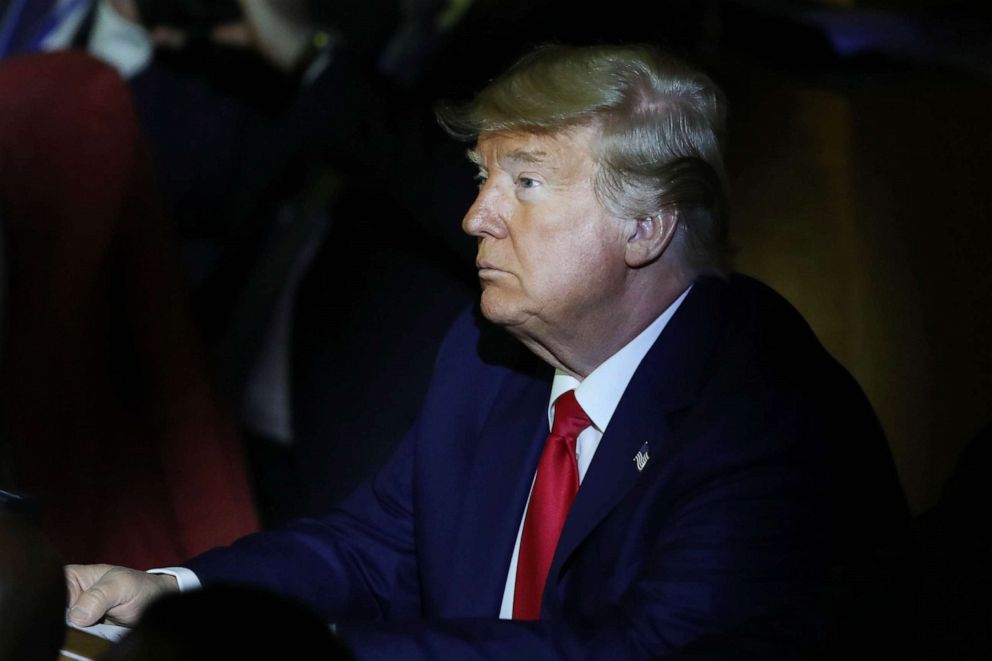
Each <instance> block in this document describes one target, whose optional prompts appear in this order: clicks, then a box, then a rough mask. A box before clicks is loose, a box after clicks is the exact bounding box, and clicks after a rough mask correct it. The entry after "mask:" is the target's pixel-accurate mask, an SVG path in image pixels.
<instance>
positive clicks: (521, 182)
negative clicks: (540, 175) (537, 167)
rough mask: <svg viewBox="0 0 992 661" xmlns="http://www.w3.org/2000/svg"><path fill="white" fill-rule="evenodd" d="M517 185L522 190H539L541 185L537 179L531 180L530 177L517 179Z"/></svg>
mask: <svg viewBox="0 0 992 661" xmlns="http://www.w3.org/2000/svg"><path fill="white" fill-rule="evenodd" d="M517 185H518V186H520V187H521V188H537V187H538V186H540V185H541V182H539V181H538V180H537V179H531V178H530V177H519V178H518V179H517Z"/></svg>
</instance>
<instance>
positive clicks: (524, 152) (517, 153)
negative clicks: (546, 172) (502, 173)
mask: <svg viewBox="0 0 992 661" xmlns="http://www.w3.org/2000/svg"><path fill="white" fill-rule="evenodd" d="M465 156H467V157H468V160H470V161H471V162H472V163H474V164H475V165H476V166H478V167H479V168H480V169H482V170H485V169H486V164H485V163H484V162H483V159H482V155H481V154H480V153H479V152H478V151H477V150H475V149H468V150H466V151H465ZM547 158H548V153H547V152H544V151H531V150H528V149H514V150H513V151H510V152H507V153H506V154H504V155H503V156H502V157H501V158H500V159H499V160H500V161H503V162H504V163H506V162H509V163H527V164H529V165H545V164H547V163H548V162H547ZM556 169H557V168H556Z"/></svg>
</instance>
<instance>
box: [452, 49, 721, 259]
mask: <svg viewBox="0 0 992 661" xmlns="http://www.w3.org/2000/svg"><path fill="white" fill-rule="evenodd" d="M437 117H438V121H439V122H440V123H441V125H442V126H443V127H444V128H445V130H447V131H448V133H450V134H451V135H452V136H454V137H455V138H458V139H461V140H467V141H471V140H475V139H477V138H478V136H479V135H480V134H484V133H493V132H498V131H523V132H528V133H555V132H558V131H563V130H568V129H570V128H574V127H579V126H593V127H595V128H597V129H598V131H599V140H598V141H597V143H596V144H595V145H594V146H593V150H594V151H593V153H594V157H595V158H596V161H597V173H596V182H595V188H596V193H597V195H598V197H599V199H600V202H601V203H602V204H603V205H604V207H606V208H607V209H608V210H610V211H611V212H612V213H614V214H616V215H619V216H621V217H625V218H641V217H646V216H651V215H654V214H656V213H659V212H660V211H662V210H666V209H674V210H675V211H676V213H677V216H678V223H679V228H680V231H679V232H677V233H676V244H677V245H681V247H682V250H683V256H684V259H685V261H686V265H687V266H689V267H690V268H692V269H693V270H695V271H697V272H716V273H723V272H726V271H727V270H728V269H729V266H730V259H731V256H732V254H733V250H732V248H731V246H730V244H729V236H728V234H729V225H728V208H727V207H728V202H727V188H726V176H725V173H724V168H723V157H722V155H721V152H720V134H721V133H722V131H723V123H724V117H725V105H724V101H723V94H722V92H721V91H720V89H719V88H718V87H717V86H716V85H715V84H714V83H713V81H712V80H710V78H709V77H708V76H706V75H705V74H703V73H701V72H699V71H697V70H696V69H693V68H692V67H690V66H689V65H687V64H685V63H684V62H682V61H681V60H678V59H676V58H674V57H672V56H669V55H666V54H664V53H661V52H660V51H658V50H657V49H655V48H652V47H650V46H636V45H635V46H589V47H568V46H557V45H556V46H543V47H540V48H538V49H537V50H535V51H533V52H531V53H530V54H528V55H526V56H524V57H523V58H521V59H520V60H519V61H518V62H517V63H516V64H514V65H513V66H512V67H511V68H510V69H509V70H507V71H506V73H504V74H503V75H502V76H500V77H498V78H497V79H495V80H494V81H492V82H491V83H490V84H489V85H488V86H487V87H486V88H485V89H483V90H482V92H480V93H479V94H478V96H476V98H475V99H474V100H473V101H471V102H470V103H468V104H467V105H463V106H454V105H451V104H440V105H439V106H438V108H437ZM679 235H681V237H680V236H679Z"/></svg>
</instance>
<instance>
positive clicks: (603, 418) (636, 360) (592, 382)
mask: <svg viewBox="0 0 992 661" xmlns="http://www.w3.org/2000/svg"><path fill="white" fill-rule="evenodd" d="M691 289H692V286H691V285H690V286H689V288H688V289H686V290H685V291H684V292H682V294H681V295H680V296H679V297H678V298H677V299H675V301H674V302H673V303H672V304H671V305H669V306H668V307H667V308H666V309H665V311H664V312H662V313H661V314H660V315H659V316H658V318H657V319H655V320H654V321H653V322H651V325H650V326H648V327H647V328H645V329H644V330H643V331H641V333H640V335H638V336H637V337H635V338H634V339H633V340H631V341H630V342H628V343H627V344H626V345H624V346H623V348H621V349H620V350H619V351H617V352H616V353H615V354H613V355H612V356H610V357H609V358H607V359H606V360H605V361H604V362H603V363H602V364H600V365H599V367H597V368H596V369H594V370H593V371H592V372H590V373H589V376H587V377H586V378H585V379H582V380H580V379H577V378H575V377H574V376H572V375H570V374H566V373H565V372H562V371H561V370H558V369H556V370H555V378H554V381H553V382H552V383H551V400H550V401H549V402H548V427H549V428H550V427H551V426H552V425H553V424H554V413H555V401H556V400H557V399H558V398H559V397H560V396H561V395H563V394H564V393H565V392H567V391H569V390H573V389H574V390H575V399H576V400H578V402H579V405H580V406H581V407H582V410H583V411H585V412H586V415H588V416H589V419H590V420H592V424H593V426H594V427H595V428H596V429H597V430H599V432H600V433H604V432H606V426H607V425H609V424H610V419H611V418H612V417H613V412H614V411H615V410H616V408H617V405H618V404H620V398H621V397H623V393H624V391H625V390H626V389H627V384H628V383H630V380H631V379H632V378H633V376H634V372H636V371H637V367H638V365H640V364H641V361H642V360H643V359H644V356H646V355H647V353H648V351H649V350H650V349H651V347H652V346H654V343H655V341H657V339H658V336H660V335H661V331H663V330H664V329H665V326H666V325H668V322H669V320H671V318H672V316H673V315H674V314H675V311H676V310H678V308H679V306H680V305H681V304H682V301H683V300H685V297H686V295H687V294H688V293H689V291H690V290H691Z"/></svg>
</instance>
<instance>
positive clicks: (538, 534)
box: [513, 390, 592, 620]
mask: <svg viewBox="0 0 992 661" xmlns="http://www.w3.org/2000/svg"><path fill="white" fill-rule="evenodd" d="M591 424H592V421H591V420H590V419H589V416H587V415H586V413H585V411H583V410H582V407H581V406H579V403H578V402H577V401H576V400H575V391H574V390H569V391H568V392H566V393H565V394H563V395H561V396H560V397H559V398H558V400H557V401H556V402H555V421H554V424H553V425H551V433H550V434H549V435H548V440H547V442H546V443H545V444H544V451H543V452H542V453H541V462H540V463H539V464H538V466H537V477H536V478H535V479H534V488H533V489H532V490H531V493H530V504H529V505H528V506H527V516H526V518H525V519H524V531H523V534H522V535H521V537H520V553H519V555H518V557H517V577H516V583H515V584H514V588H513V619H515V620H536V619H538V618H539V617H540V615H541V594H542V593H543V592H544V583H545V581H547V579H548V571H549V570H550V569H551V560H552V559H553V558H554V555H555V548H556V547H557V546H558V538H559V537H560V536H561V529H562V528H563V527H564V526H565V517H567V516H568V510H569V509H570V508H571V507H572V501H573V500H575V494H576V493H578V491H579V467H578V464H577V463H576V460H575V439H576V438H578V436H579V433H580V432H581V431H582V430H583V429H585V428H586V427H588V426H589V425H591Z"/></svg>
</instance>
